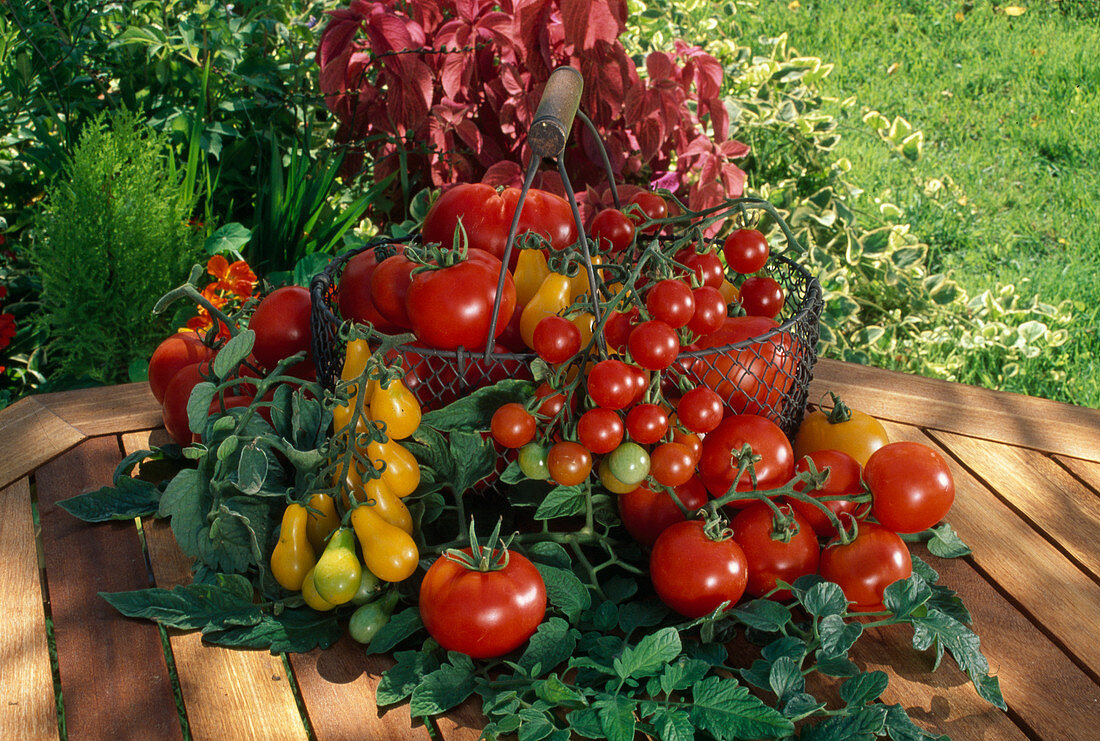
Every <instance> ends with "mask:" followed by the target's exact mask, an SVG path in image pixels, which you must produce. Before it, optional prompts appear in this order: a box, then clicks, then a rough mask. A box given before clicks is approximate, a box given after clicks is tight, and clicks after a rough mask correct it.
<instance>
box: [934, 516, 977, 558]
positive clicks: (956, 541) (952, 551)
mask: <svg viewBox="0 0 1100 741" xmlns="http://www.w3.org/2000/svg"><path fill="white" fill-rule="evenodd" d="M932 533H933V535H932V538H931V539H930V540H929V541H928V551H929V553H931V554H932V555H933V556H939V557H940V558H958V557H960V556H967V555H969V554H970V546H968V545H967V544H966V543H964V542H963V540H962V538H960V537H959V534H958V533H956V532H955V530H954V529H953V528H952V527H951V525H950V524H949V523H946V522H945V523H943V524H942V525H937V526H936V527H934V528H932Z"/></svg>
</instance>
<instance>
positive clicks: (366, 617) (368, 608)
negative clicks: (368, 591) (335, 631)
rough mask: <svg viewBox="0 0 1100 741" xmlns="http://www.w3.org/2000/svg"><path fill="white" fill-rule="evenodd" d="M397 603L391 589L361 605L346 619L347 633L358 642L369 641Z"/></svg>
mask: <svg viewBox="0 0 1100 741" xmlns="http://www.w3.org/2000/svg"><path fill="white" fill-rule="evenodd" d="M396 604H397V592H396V591H395V590H391V591H390V592H389V593H388V594H386V595H385V596H384V597H379V598H378V599H376V600H374V601H373V602H368V603H367V604H365V605H361V606H360V607H359V608H358V609H357V610H356V611H355V612H353V613H352V614H351V619H349V620H348V635H350V636H351V637H352V640H354V641H356V642H358V643H370V642H371V639H372V638H374V636H375V634H376V633H378V631H379V630H381V629H382V627H383V626H384V625H385V624H386V623H388V622H389V621H390V613H391V612H393V608H394V606H395V605H396Z"/></svg>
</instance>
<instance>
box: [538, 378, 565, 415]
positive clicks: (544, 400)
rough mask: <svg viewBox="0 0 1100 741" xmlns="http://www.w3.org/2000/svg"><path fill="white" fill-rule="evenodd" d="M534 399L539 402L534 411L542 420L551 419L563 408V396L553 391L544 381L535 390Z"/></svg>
mask: <svg viewBox="0 0 1100 741" xmlns="http://www.w3.org/2000/svg"><path fill="white" fill-rule="evenodd" d="M535 398H536V399H538V400H540V401H539V405H538V407H537V408H536V410H535V411H536V412H537V413H538V415H539V416H540V417H542V418H543V419H544V420H550V419H553V418H554V417H556V416H557V414H558V412H560V411H561V410H562V409H563V408H565V394H563V393H561V392H560V391H557V390H555V389H554V388H553V387H552V386H551V385H550V384H549V383H547V382H546V381H543V382H542V383H540V384H539V385H538V387H537V388H536V389H535Z"/></svg>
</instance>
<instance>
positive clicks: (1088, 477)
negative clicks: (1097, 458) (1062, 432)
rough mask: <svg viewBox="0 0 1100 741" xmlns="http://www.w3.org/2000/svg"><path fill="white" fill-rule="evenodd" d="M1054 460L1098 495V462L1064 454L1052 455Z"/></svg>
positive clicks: (1099, 466)
mask: <svg viewBox="0 0 1100 741" xmlns="http://www.w3.org/2000/svg"><path fill="white" fill-rule="evenodd" d="M1054 460H1056V461H1058V462H1059V463H1061V464H1062V465H1063V466H1065V467H1066V469H1067V470H1069V471H1070V472H1071V473H1073V475H1074V476H1076V477H1077V478H1079V479H1081V481H1082V482H1084V484H1085V486H1087V487H1089V488H1090V489H1091V490H1092V493H1093V494H1094V495H1096V496H1100V463H1094V462H1093V461H1083V460H1080V459H1079V458H1070V457H1068V456H1064V455H1056V456H1054Z"/></svg>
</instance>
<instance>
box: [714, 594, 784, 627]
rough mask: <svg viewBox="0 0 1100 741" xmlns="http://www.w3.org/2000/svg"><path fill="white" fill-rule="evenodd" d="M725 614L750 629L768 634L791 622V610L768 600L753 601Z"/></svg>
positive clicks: (779, 603)
mask: <svg viewBox="0 0 1100 741" xmlns="http://www.w3.org/2000/svg"><path fill="white" fill-rule="evenodd" d="M727 614H728V615H730V616H731V617H735V618H737V619H738V620H740V621H741V622H743V623H744V624H745V625H747V626H749V627H750V628H756V629H757V630H763V631H766V632H768V633H778V632H779V631H780V630H782V629H783V626H785V625H787V624H788V623H790V622H791V608H789V607H787V606H786V605H784V604H783V603H781V602H776V601H774V600H770V599H754V600H752V601H751V602H747V603H745V604H744V605H742V606H741V607H734V608H731V609H730V610H729V612H728V613H727Z"/></svg>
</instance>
